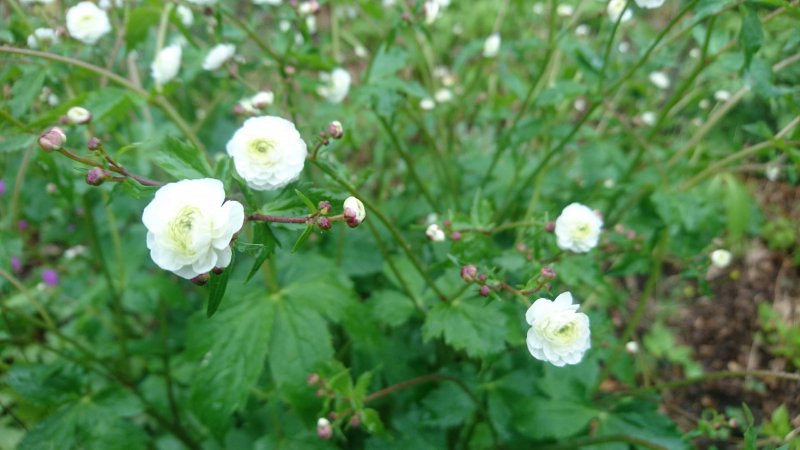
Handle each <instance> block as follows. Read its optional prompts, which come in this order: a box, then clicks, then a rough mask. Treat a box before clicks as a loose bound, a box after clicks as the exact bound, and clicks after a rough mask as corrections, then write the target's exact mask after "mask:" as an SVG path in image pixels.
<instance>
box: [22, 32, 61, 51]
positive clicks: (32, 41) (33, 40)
mask: <svg viewBox="0 0 800 450" xmlns="http://www.w3.org/2000/svg"><path fill="white" fill-rule="evenodd" d="M58 41H59V38H58V34H57V33H56V30H54V29H52V28H37V29H35V30H33V34H31V35H30V36H28V47H30V48H39V47H41V46H44V45H49V44H57V43H58Z"/></svg>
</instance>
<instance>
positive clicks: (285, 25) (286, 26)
mask: <svg viewBox="0 0 800 450" xmlns="http://www.w3.org/2000/svg"><path fill="white" fill-rule="evenodd" d="M278 29H279V30H281V32H282V33H286V32H287V31H289V30H291V29H292V22H289V21H288V20H285V19H284V20H281V21H280V22H278Z"/></svg>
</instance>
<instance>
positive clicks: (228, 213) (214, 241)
mask: <svg viewBox="0 0 800 450" xmlns="http://www.w3.org/2000/svg"><path fill="white" fill-rule="evenodd" d="M142 222H143V223H144V226H145V227H146V228H147V248H148V249H150V257H151V258H152V259H153V261H154V262H155V263H156V264H157V265H158V267H161V268H162V269H164V270H169V271H171V272H173V273H175V274H176V275H178V276H179V277H181V278H186V279H187V280H190V279H192V278H194V277H196V276H198V275H202V274H205V273H208V271H210V270H212V269H214V268H215V267H218V268H225V267H227V266H228V264H230V262H231V248H230V242H231V238H232V237H233V235H234V234H235V233H237V232H238V231H239V229H241V228H242V223H244V208H243V207H242V205H241V203H239V202H237V201H233V200H230V201H227V202H226V201H225V189H224V188H223V186H222V182H221V181H219V180H215V179H213V178H203V179H199V180H183V181H179V182H177V183H169V184H166V185H164V186H162V187H161V188H159V189H158V191H156V195H155V197H154V198H153V200H152V201H151V202H150V204H148V205H147V207H146V208H145V209H144V213H142Z"/></svg>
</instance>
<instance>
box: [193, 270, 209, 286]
mask: <svg viewBox="0 0 800 450" xmlns="http://www.w3.org/2000/svg"><path fill="white" fill-rule="evenodd" d="M208 278H209V276H208V274H207V273H201V274H200V275H198V276H196V277H194V278H192V280H191V281H192V283H194V284H196V285H198V286H205V285H206V283H208Z"/></svg>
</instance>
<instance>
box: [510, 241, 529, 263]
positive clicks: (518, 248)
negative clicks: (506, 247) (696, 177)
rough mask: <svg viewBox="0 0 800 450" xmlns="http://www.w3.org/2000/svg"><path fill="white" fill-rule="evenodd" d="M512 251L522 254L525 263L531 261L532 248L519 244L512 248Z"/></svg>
mask: <svg viewBox="0 0 800 450" xmlns="http://www.w3.org/2000/svg"><path fill="white" fill-rule="evenodd" d="M514 249H515V250H516V251H518V252H520V253H522V254H523V255H524V256H525V259H526V260H527V261H533V249H532V248H529V247H528V246H527V245H525V244H524V243H522V242H520V243H519V244H517V245H516V246H515V247H514Z"/></svg>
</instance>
